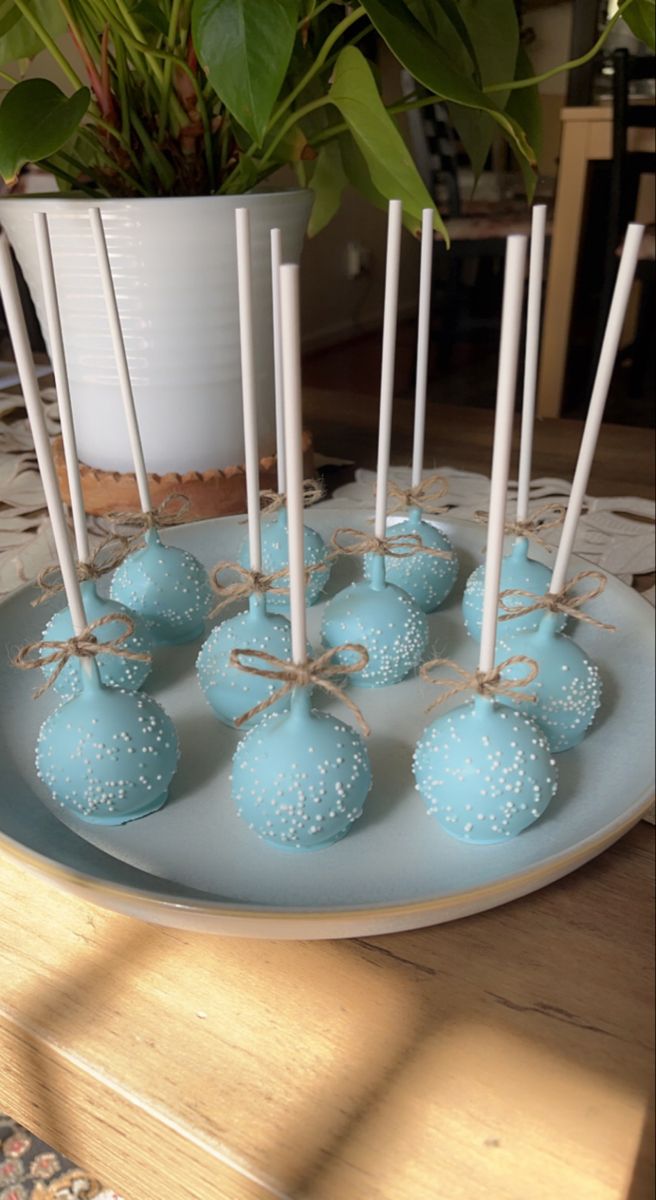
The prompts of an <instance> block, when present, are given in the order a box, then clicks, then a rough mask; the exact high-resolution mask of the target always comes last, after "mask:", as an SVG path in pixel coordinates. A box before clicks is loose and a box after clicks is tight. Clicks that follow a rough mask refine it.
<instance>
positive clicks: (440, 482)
mask: <svg viewBox="0 0 656 1200" xmlns="http://www.w3.org/2000/svg"><path fill="white" fill-rule="evenodd" d="M448 490H449V484H448V481H447V480H446V479H443V478H442V476H441V475H427V476H426V478H425V479H422V480H421V482H420V483H418V484H416V486H415V487H407V488H402V487H400V486H399V484H398V483H395V482H394V480H393V479H390V480H389V482H388V484H387V493H388V495H389V496H390V497H391V499H392V500H394V501H395V503H394V505H393V506H392V508H390V512H391V513H395V512H401V511H403V510H404V509H406V508H419V509H421V511H422V512H425V513H430V514H431V515H432V516H434V517H437V516H440V514H442V513H445V512H448V511H449V505H448V504H447V505H444V504H439V503H438V501H439V500H441V499H442V497H443V496H446V494H447V492H448Z"/></svg>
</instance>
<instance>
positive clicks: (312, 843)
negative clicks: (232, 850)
mask: <svg viewBox="0 0 656 1200" xmlns="http://www.w3.org/2000/svg"><path fill="white" fill-rule="evenodd" d="M317 682H319V681H318V680H317ZM232 768H233V769H232V798H233V801H234V803H235V805H236V808H237V812H238V814H239V816H240V817H242V818H243V819H244V820H245V821H246V822H247V824H248V826H249V828H250V829H252V830H253V831H254V832H255V833H257V834H258V835H259V837H261V838H263V839H264V841H265V842H266V843H267V844H268V845H270V846H276V847H278V848H279V849H283V850H296V851H299V850H323V849H324V848H325V847H327V846H331V845H332V844H333V843H334V842H337V841H338V840H339V839H340V838H342V837H344V836H345V834H347V833H348V831H349V829H350V827H351V825H352V824H353V823H354V821H357V819H358V817H360V816H361V815H362V810H363V806H364V802H365V800H366V798H367V795H368V794H369V791H370V789H371V782H372V780H371V767H370V764H369V755H368V753H367V749H366V746H365V744H364V742H363V740H362V738H361V736H360V734H359V733H358V732H357V731H356V730H355V729H353V728H352V727H351V726H350V725H347V724H346V723H345V722H344V721H340V720H339V719H338V718H337V717H333V716H331V715H330V714H329V713H322V712H317V711H316V710H313V709H311V707H310V695H309V690H308V689H307V688H304V687H299V688H295V689H294V692H293V696H292V703H291V709H290V711H289V712H288V713H282V714H274V715H273V716H271V717H269V718H268V719H267V720H265V721H263V722H261V723H260V724H259V725H258V726H257V727H256V728H254V729H251V730H250V731H249V732H248V733H247V734H246V737H245V738H244V739H243V741H242V742H240V744H239V745H238V747H237V750H236V751H235V755H234V758H233V764H232Z"/></svg>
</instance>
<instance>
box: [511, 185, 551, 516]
mask: <svg viewBox="0 0 656 1200" xmlns="http://www.w3.org/2000/svg"><path fill="white" fill-rule="evenodd" d="M546 224H547V206H546V204H536V205H535V207H534V208H533V211H532V214H531V253H530V258H529V265H528V300H527V303H526V353H525V357H524V392H523V396H522V432H521V435H520V442H519V477H518V481H517V520H518V521H525V520H526V519H527V517H528V500H529V490H530V487H531V460H532V458H533V427H534V425H535V388H536V383H537V377H538V358H539V355H540V312H541V309H542V273H543V269H544V238H545V229H546Z"/></svg>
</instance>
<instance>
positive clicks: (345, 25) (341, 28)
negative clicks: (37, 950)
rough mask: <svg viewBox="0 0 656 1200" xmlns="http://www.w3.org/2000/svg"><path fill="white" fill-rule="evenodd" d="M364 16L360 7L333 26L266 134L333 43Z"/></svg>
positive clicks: (273, 118)
mask: <svg viewBox="0 0 656 1200" xmlns="http://www.w3.org/2000/svg"><path fill="white" fill-rule="evenodd" d="M364 16H366V12H365V10H364V8H362V7H359V8H355V9H354V10H353V12H351V13H349V15H348V16H347V17H345V18H344V20H343V21H340V23H339V25H336V26H335V28H334V29H333V31H332V33H330V34H329V35H328V37H327V38H326V40H325V42H324V44H323V46H322V47H321V49H320V51H319V53H318V54H317V57H316V58H315V60H314V62H313V64H312V66H311V67H310V69H309V71H306V73H305V75H304V76H303V78H302V79H301V80H300V82H299V83H297V84H296V87H295V88H292V90H291V92H290V93H289V95H287V96H285V99H284V100H283V101H282V103H281V105H280V106H279V108H278V109H277V110H276V112H275V113H274V114H273V116H272V117H271V119H270V121H269V124H268V126H267V132H268V131H269V130H270V129H272V128H273V127H274V125H277V124H278V121H279V120H280V118H281V117H282V116H283V114H284V113H286V112H287V109H288V108H289V107H290V106H291V105H292V104H293V103H294V101H295V99H296V97H297V96H298V95H300V93H301V92H302V91H303V89H304V88H305V87H307V85H308V83H309V82H310V80H311V79H314V76H315V75H316V74H317V72H318V71H320V70H321V68H322V66H323V65H324V63H325V61H326V59H327V58H328V55H329V54H330V51H331V50H332V48H333V46H334V45H335V43H336V42H338V41H339V39H340V38H341V36H342V34H343V33H345V32H346V30H347V29H349V28H350V26H351V25H354V24H355V22H356V21H359V20H360V19H361V17H364Z"/></svg>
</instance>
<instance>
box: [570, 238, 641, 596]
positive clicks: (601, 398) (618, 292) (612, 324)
mask: <svg viewBox="0 0 656 1200" xmlns="http://www.w3.org/2000/svg"><path fill="white" fill-rule="evenodd" d="M644 231H645V227H644V225H635V224H632V225H629V227H628V229H627V231H626V238H625V239H624V246H623V248H622V257H621V259H620V265H619V270H618V272H617V279H616V281H615V290H614V292H613V299H612V301H611V306H610V310H609V313H608V320H607V322H606V330H605V333H604V340H603V342H602V345H601V353H600V355H599V363H598V364H597V373H596V375H595V381H594V384H593V387H592V395H591V397H590V406H589V408H588V415H587V417H586V419H585V427H584V429H583V437H582V438H581V446H580V448H579V457H578V461H577V463H576V470H575V472H574V479H573V480H572V490H571V492H570V497H569V502H568V505H567V513H566V515H565V521H564V524H563V531H562V533H561V535H560V543H559V546H558V550H557V552H556V561H555V563H554V569H553V574H552V576H551V587H550V589H549V590H550V591H551V592H552V593H557V592H560V591H562V589H563V586H564V584H565V580H566V578H567V567H568V564H569V560H570V557H571V554H572V549H573V547H574V538H575V536H576V527H577V525H578V522H579V517H580V516H581V509H582V508H583V500H584V497H585V491H586V488H587V486H588V480H589V478H590V471H591V470H592V460H593V458H594V454H595V450H596V447H597V439H598V437H599V430H600V428H601V422H602V419H603V415H604V408H605V407H606V399H607V397H608V389H609V387H610V381H611V378H612V375H613V367H614V366H615V358H616V356H617V348H618V346H619V343H620V337H621V336H622V327H623V325H624V318H625V316H626V309H627V305H628V303H629V296H630V294H631V287H632V285H633V276H634V275H635V269H636V264H637V262H638V253H639V250H640V243H641V241H642V235H643V233H644Z"/></svg>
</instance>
